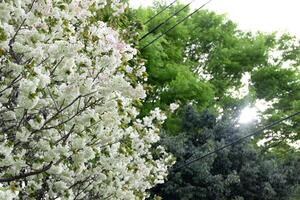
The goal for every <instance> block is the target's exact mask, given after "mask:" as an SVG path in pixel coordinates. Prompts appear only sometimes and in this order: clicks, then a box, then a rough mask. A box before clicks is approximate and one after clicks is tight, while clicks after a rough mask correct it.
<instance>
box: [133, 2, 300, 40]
mask: <svg viewBox="0 0 300 200" xmlns="http://www.w3.org/2000/svg"><path fill="white" fill-rule="evenodd" d="M152 1H153V0H130V2H131V6H132V7H138V6H148V5H151V4H152ZM166 1H167V2H171V1H172V0H166ZM181 2H182V3H189V2H191V0H181ZM204 2H206V0H194V3H193V5H192V7H193V8H197V7H199V6H200V5H202V4H203V3H204ZM206 8H207V9H209V10H213V11H216V12H217V13H219V14H227V16H228V18H229V19H232V20H233V21H234V22H236V23H238V25H239V28H241V29H243V30H250V31H258V30H259V31H263V32H273V31H280V32H290V33H292V34H294V35H296V36H298V37H300V11H299V9H300V1H299V0H213V1H212V2H211V3H210V4H209V5H208V6H207V7H206Z"/></svg>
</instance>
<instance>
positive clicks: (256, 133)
mask: <svg viewBox="0 0 300 200" xmlns="http://www.w3.org/2000/svg"><path fill="white" fill-rule="evenodd" d="M299 114H300V111H298V112H296V113H294V114H291V115H289V116H287V117H285V118H282V119H280V120H277V121H275V122H272V123H271V124H269V125H266V126H265V127H263V128H260V129H259V130H257V131H255V132H253V133H251V134H249V135H246V136H244V137H241V138H239V139H237V140H235V141H233V142H231V143H229V144H227V145H224V146H222V147H220V148H218V149H216V150H214V151H212V152H209V153H207V154H205V155H203V156H200V157H196V158H194V159H191V160H189V161H185V163H184V164H183V165H181V166H179V167H176V168H175V169H173V170H172V171H173V172H176V171H177V170H179V169H181V168H183V167H186V166H188V165H190V164H192V163H194V162H196V161H199V160H202V159H204V158H206V157H208V156H210V155H212V154H215V153H217V152H219V151H221V150H223V149H226V148H228V147H230V146H232V145H235V144H238V143H242V142H244V141H245V140H246V139H247V138H250V137H252V136H256V135H259V134H261V132H263V131H264V130H266V129H269V128H271V127H273V126H276V125H278V124H280V123H282V122H283V121H286V120H288V119H291V118H293V117H295V116H297V115H299Z"/></svg>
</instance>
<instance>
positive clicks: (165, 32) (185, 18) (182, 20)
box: [141, 0, 212, 50]
mask: <svg viewBox="0 0 300 200" xmlns="http://www.w3.org/2000/svg"><path fill="white" fill-rule="evenodd" d="M211 1H212V0H209V1H207V2H206V3H205V4H203V5H202V6H200V7H199V8H197V9H196V10H195V11H194V12H192V13H190V14H189V15H188V16H186V17H184V18H183V19H181V20H180V21H178V22H177V23H176V24H175V25H174V26H172V27H171V28H169V29H167V30H166V31H164V32H163V33H162V34H160V35H159V36H158V37H156V38H155V39H154V40H152V41H151V42H149V43H148V44H147V45H146V46H144V47H142V48H141V50H144V49H146V48H147V47H148V46H150V45H151V44H153V43H154V42H156V41H157V40H158V39H159V38H161V37H162V36H164V35H165V34H167V33H168V32H170V31H171V30H173V29H174V28H175V27H176V26H178V25H179V24H181V23H183V22H184V21H185V20H187V19H188V18H189V17H191V16H192V15H194V14H196V13H197V12H198V11H199V10H201V9H202V8H203V7H204V6H206V5H207V4H209V3H210V2H211Z"/></svg>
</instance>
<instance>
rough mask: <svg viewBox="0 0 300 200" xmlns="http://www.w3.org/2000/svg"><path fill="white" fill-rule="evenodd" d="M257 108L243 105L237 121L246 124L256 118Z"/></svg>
mask: <svg viewBox="0 0 300 200" xmlns="http://www.w3.org/2000/svg"><path fill="white" fill-rule="evenodd" d="M257 112H258V110H257V108H255V107H245V108H244V109H243V110H242V111H241V114H240V117H239V123H241V124H247V123H250V122H252V121H254V120H256V119H258V114H257Z"/></svg>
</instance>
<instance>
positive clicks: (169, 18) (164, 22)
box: [139, 0, 195, 41]
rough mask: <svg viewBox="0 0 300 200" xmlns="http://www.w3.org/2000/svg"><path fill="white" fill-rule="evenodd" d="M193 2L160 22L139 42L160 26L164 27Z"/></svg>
mask: <svg viewBox="0 0 300 200" xmlns="http://www.w3.org/2000/svg"><path fill="white" fill-rule="evenodd" d="M194 1H195V0H192V1H191V2H190V3H188V4H186V5H185V6H183V7H182V8H181V9H179V10H177V11H176V12H175V13H174V14H173V15H171V16H170V17H168V18H167V19H166V20H164V21H162V22H161V23H159V24H158V25H157V26H155V27H154V28H152V29H151V30H150V31H149V32H148V33H146V34H145V35H143V36H142V37H141V38H140V40H139V41H142V40H143V39H145V38H146V37H147V36H148V35H150V34H151V33H154V32H155V31H156V30H157V29H159V28H160V27H161V26H163V25H165V24H166V23H167V22H169V21H170V20H171V19H172V18H173V17H174V16H176V15H178V14H179V13H181V12H182V11H183V10H184V9H186V8H187V7H189V6H190V5H191V4H192V3H193V2H194Z"/></svg>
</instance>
